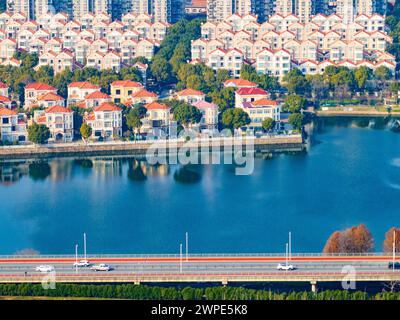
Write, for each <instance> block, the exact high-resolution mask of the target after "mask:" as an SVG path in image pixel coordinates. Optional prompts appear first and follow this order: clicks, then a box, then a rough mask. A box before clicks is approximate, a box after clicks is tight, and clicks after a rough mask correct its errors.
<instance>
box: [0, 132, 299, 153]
mask: <svg viewBox="0 0 400 320" xmlns="http://www.w3.org/2000/svg"><path fill="white" fill-rule="evenodd" d="M249 140H251V141H249ZM205 142H207V143H208V144H209V146H210V148H211V147H212V146H217V147H218V146H221V148H222V147H224V146H233V145H243V146H244V145H246V143H247V142H251V143H254V147H255V148H256V149H257V150H264V149H265V150H270V151H291V150H301V149H302V147H303V139H302V136H301V135H300V134H297V135H272V136H263V137H260V138H253V137H249V138H246V137H243V138H240V139H233V138H210V139H204V138H196V139H194V140H192V141H189V142H186V141H185V140H184V139H170V140H147V141H146V140H144V141H129V142H127V141H106V142H89V143H86V144H85V143H84V142H83V141H79V142H72V143H53V144H45V145H33V144H27V145H16V146H3V147H0V159H12V158H32V157H54V156H74V155H76V156H80V155H82V156H99V155H124V154H126V155H144V154H145V153H146V151H147V150H148V149H149V147H151V146H152V145H153V146H154V144H155V143H156V144H157V147H158V148H159V149H163V148H164V149H165V150H169V149H170V148H180V147H182V146H184V145H185V146H186V147H189V148H190V147H200V146H201V144H202V143H205ZM244 150H245V148H244Z"/></svg>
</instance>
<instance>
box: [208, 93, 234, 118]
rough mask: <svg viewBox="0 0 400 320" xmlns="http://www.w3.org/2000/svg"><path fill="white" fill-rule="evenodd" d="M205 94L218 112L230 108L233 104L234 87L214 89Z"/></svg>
mask: <svg viewBox="0 0 400 320" xmlns="http://www.w3.org/2000/svg"><path fill="white" fill-rule="evenodd" d="M207 96H208V97H209V98H210V99H211V100H212V101H213V102H214V103H215V104H216V105H217V106H218V109H219V111H220V112H223V111H224V110H226V109H228V108H232V107H233V106H234V104H235V88H222V89H221V90H214V91H212V92H211V93H209V94H208V95H207Z"/></svg>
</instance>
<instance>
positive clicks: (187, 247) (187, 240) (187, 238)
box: [186, 232, 189, 262]
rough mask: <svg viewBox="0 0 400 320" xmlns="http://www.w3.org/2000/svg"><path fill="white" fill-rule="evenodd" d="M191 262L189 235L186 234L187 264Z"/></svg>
mask: <svg viewBox="0 0 400 320" xmlns="http://www.w3.org/2000/svg"><path fill="white" fill-rule="evenodd" d="M188 261H189V233H188V232H186V262H188Z"/></svg>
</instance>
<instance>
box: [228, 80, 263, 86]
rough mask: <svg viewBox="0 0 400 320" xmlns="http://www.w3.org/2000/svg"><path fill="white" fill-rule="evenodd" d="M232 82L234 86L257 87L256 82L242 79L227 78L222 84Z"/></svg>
mask: <svg viewBox="0 0 400 320" xmlns="http://www.w3.org/2000/svg"><path fill="white" fill-rule="evenodd" d="M230 83H232V84H234V85H235V86H236V87H257V84H256V83H254V82H251V81H248V80H244V79H228V80H226V81H225V83H224V85H225V86H226V85H228V84H230Z"/></svg>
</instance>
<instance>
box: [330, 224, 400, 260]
mask: <svg viewBox="0 0 400 320" xmlns="http://www.w3.org/2000/svg"><path fill="white" fill-rule="evenodd" d="M394 233H396V239H395V240H396V243H395V245H396V252H400V229H399V228H395V227H393V228H391V229H390V230H389V231H388V232H386V234H385V240H384V242H383V251H384V252H392V250H393V240H394V238H393V236H394ZM373 249H374V239H373V237H372V234H371V232H370V231H369V230H368V228H367V227H366V226H365V225H364V224H360V225H359V226H354V227H351V228H348V229H346V230H343V231H335V232H334V233H333V234H332V235H331V236H330V237H329V239H328V241H327V242H326V244H325V247H324V250H323V252H324V253H367V252H371V251H372V250H373Z"/></svg>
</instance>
